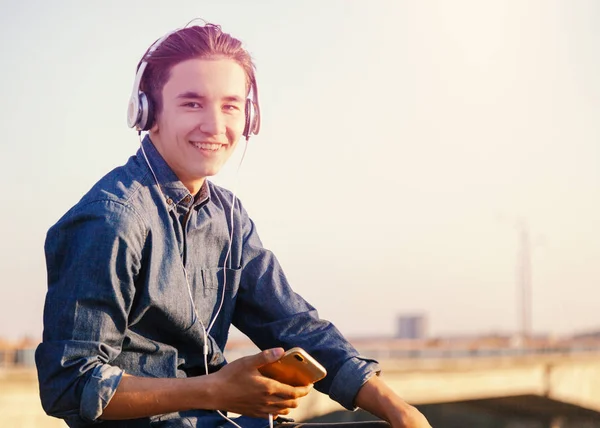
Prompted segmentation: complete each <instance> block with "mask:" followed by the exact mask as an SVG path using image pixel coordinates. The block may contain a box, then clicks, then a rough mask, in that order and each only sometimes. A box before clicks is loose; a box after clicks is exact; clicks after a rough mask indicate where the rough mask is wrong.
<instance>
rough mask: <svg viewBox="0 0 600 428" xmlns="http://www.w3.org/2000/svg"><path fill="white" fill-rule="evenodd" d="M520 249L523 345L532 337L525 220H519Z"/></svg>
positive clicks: (518, 258)
mask: <svg viewBox="0 0 600 428" xmlns="http://www.w3.org/2000/svg"><path fill="white" fill-rule="evenodd" d="M517 227H518V229H519V251H518V256H517V300H518V301H517V308H519V309H520V310H519V315H518V317H519V327H520V330H521V331H520V336H521V337H520V341H521V346H524V345H526V343H527V341H528V339H530V338H531V308H532V300H531V294H532V287H531V242H530V240H529V227H528V225H527V222H526V221H525V220H521V221H519V223H518V225H517Z"/></svg>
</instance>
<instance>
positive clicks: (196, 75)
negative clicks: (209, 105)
mask: <svg viewBox="0 0 600 428" xmlns="http://www.w3.org/2000/svg"><path fill="white" fill-rule="evenodd" d="M169 74H170V76H169V80H167V82H166V84H165V86H164V88H163V95H164V96H165V95H166V96H169V97H176V96H177V95H179V94H180V93H183V92H196V93H198V94H200V95H202V96H205V97H218V98H220V97H224V96H240V97H243V98H245V94H246V73H245V72H244V69H243V68H242V66H241V65H239V64H238V63H237V62H236V61H234V60H232V59H229V58H217V59H190V60H187V61H183V62H180V63H178V64H176V65H174V66H173V68H172V69H171V72H170V73H169Z"/></svg>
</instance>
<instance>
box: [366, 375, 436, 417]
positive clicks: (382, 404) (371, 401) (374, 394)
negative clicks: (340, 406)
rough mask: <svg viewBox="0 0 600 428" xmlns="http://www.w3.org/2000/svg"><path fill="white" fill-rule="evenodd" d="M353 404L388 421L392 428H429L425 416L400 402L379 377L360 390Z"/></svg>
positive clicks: (373, 378) (369, 381)
mask: <svg viewBox="0 0 600 428" xmlns="http://www.w3.org/2000/svg"><path fill="white" fill-rule="evenodd" d="M355 403H356V405H357V406H359V407H361V408H363V409H365V410H367V411H369V412H371V413H373V414H374V415H375V416H378V417H380V418H381V419H385V420H386V421H388V422H389V423H390V425H391V426H392V428H431V425H429V422H427V419H425V416H423V415H422V414H421V412H419V411H418V410H417V409H416V408H414V407H413V406H411V405H410V404H408V403H406V402H405V401H404V400H402V399H401V398H400V397H399V396H398V395H397V394H396V393H395V392H394V391H393V390H392V389H391V388H390V387H389V386H388V385H386V384H385V382H384V381H383V380H382V379H381V378H380V377H379V376H373V377H372V378H370V379H369V380H368V381H367V383H365V384H364V385H363V386H362V387H361V388H360V390H359V391H358V394H357V395H356V399H355Z"/></svg>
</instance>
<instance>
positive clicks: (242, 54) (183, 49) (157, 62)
mask: <svg viewBox="0 0 600 428" xmlns="http://www.w3.org/2000/svg"><path fill="white" fill-rule="evenodd" d="M149 50H150V48H149V49H148V51H149ZM148 51H146V53H145V54H144V56H143V58H142V59H141V60H140V62H139V64H138V69H139V67H140V64H141V63H142V61H146V62H147V63H148V65H147V67H146V70H145V71H144V75H143V77H142V80H141V82H140V90H141V91H143V92H144V93H145V94H146V95H147V96H148V98H149V101H150V102H151V103H152V105H153V107H154V117H156V115H157V114H158V113H160V112H161V110H162V90H163V88H164V86H165V84H166V83H167V81H168V80H169V77H170V75H171V69H172V68H173V67H174V66H175V65H177V64H179V63H180V62H183V61H187V60H189V59H197V58H204V59H217V58H230V59H232V60H234V61H236V62H237V63H238V64H239V65H240V66H241V67H242V68H243V69H244V72H245V73H246V87H247V91H248V93H249V91H250V88H252V87H254V85H255V82H256V80H255V66H254V62H253V61H252V57H251V56H250V54H249V53H248V51H247V50H246V49H244V48H243V47H242V42H241V41H240V40H238V39H236V38H234V37H232V36H231V35H229V34H227V33H224V32H223V31H222V30H221V26H220V25H215V24H206V25H203V26H198V25H195V26H191V27H186V28H183V29H181V30H178V31H176V32H174V33H173V34H171V35H169V37H167V38H166V39H165V40H164V41H163V42H162V43H161V44H160V45H159V46H158V47H157V49H156V50H155V51H154V52H152V53H151V54H148Z"/></svg>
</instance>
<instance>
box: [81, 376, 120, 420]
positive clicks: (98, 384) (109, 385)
mask: <svg viewBox="0 0 600 428" xmlns="http://www.w3.org/2000/svg"><path fill="white" fill-rule="evenodd" d="M124 373H125V372H124V371H123V370H122V369H120V368H118V367H114V366H111V365H108V364H103V365H100V366H98V367H96V368H95V369H94V371H93V372H92V375H91V376H90V378H89V380H88V381H87V383H86V384H85V387H84V388H83V393H82V394H81V403H80V407H79V411H80V413H81V417H82V418H83V419H84V420H88V421H91V422H95V421H96V420H97V419H98V418H99V417H100V416H101V415H102V412H103V411H104V408H105V407H106V406H107V405H108V402H109V401H110V399H111V398H112V397H113V395H115V392H116V391H117V387H118V386H119V383H120V382H121V378H122V377H123V374H124Z"/></svg>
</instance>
